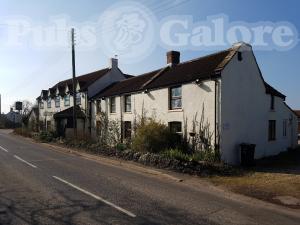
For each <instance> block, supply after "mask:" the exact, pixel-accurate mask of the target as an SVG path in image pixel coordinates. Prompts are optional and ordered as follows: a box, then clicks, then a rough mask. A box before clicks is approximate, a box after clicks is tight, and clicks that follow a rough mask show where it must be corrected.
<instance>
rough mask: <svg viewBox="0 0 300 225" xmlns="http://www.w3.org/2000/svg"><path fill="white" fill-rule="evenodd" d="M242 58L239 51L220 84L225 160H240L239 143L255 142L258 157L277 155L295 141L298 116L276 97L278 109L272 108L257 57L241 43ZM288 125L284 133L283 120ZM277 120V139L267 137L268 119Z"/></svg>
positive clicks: (291, 145)
mask: <svg viewBox="0 0 300 225" xmlns="http://www.w3.org/2000/svg"><path fill="white" fill-rule="evenodd" d="M241 51H242V56H243V60H242V61H238V60H237V55H236V56H235V57H234V58H233V59H232V60H231V61H230V62H229V64H228V65H227V66H226V68H225V69H224V70H223V71H222V85H221V151H222V152H221V153H222V159H223V160H224V161H226V162H229V163H232V164H237V163H239V162H240V154H239V145H240V144H241V143H243V142H246V143H253V144H256V153H255V158H261V157H264V156H269V155H275V154H278V153H279V152H281V151H285V150H286V149H287V148H288V147H295V145H296V135H295V129H296V123H295V121H296V117H295V115H294V114H293V113H292V112H291V110H290V109H289V108H288V107H287V106H286V105H285V104H284V102H283V100H282V99H281V98H279V97H275V110H274V111H271V110H270V101H271V96H270V95H267V94H266V92H265V86H264V83H263V80H262V78H261V77H260V73H259V69H258V67H257V64H256V62H255V57H254V55H253V52H252V50H251V48H250V47H248V46H243V47H241ZM290 118H292V122H291V123H289V125H288V128H287V130H288V133H287V137H283V120H284V119H287V120H289V119H290ZM269 120H276V121H277V122H276V140H275V141H268V121H269Z"/></svg>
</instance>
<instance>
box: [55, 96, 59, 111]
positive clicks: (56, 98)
mask: <svg viewBox="0 0 300 225" xmlns="http://www.w3.org/2000/svg"><path fill="white" fill-rule="evenodd" d="M55 107H56V108H59V107H60V97H59V96H56V97H55Z"/></svg>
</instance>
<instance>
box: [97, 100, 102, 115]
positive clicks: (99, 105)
mask: <svg viewBox="0 0 300 225" xmlns="http://www.w3.org/2000/svg"><path fill="white" fill-rule="evenodd" d="M96 111H97V113H100V112H101V100H97V101H96Z"/></svg>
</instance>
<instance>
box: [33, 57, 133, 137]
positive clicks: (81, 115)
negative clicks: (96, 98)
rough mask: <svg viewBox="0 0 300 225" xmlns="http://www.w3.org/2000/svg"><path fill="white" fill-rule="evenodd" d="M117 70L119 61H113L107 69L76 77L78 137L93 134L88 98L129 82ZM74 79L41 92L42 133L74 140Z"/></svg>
mask: <svg viewBox="0 0 300 225" xmlns="http://www.w3.org/2000/svg"><path fill="white" fill-rule="evenodd" d="M128 77H131V76H130V75H126V74H123V73H122V72H121V70H120V69H119V68H118V60H117V59H111V60H110V65H109V67H108V68H105V69H102V70H99V71H95V72H93V73H89V74H85V75H82V76H78V77H76V118H77V120H76V124H77V130H78V133H79V135H90V134H91V133H93V131H92V128H91V126H90V124H91V116H90V110H89V109H90V105H89V104H90V102H89V101H88V99H89V95H93V94H95V93H97V92H98V91H99V90H101V89H104V88H106V87H107V86H109V85H110V84H112V83H114V82H117V81H121V80H124V79H127V78H128ZM72 84H73V82H72V79H68V80H64V81H61V82H59V83H57V84H55V85H54V86H53V87H51V88H49V89H48V90H42V91H41V95H40V96H39V97H38V98H37V101H38V106H39V120H40V124H41V125H42V126H41V128H40V129H41V130H48V131H54V130H55V131H57V132H58V134H59V135H61V136H65V135H67V136H71V135H72V134H73V133H72V130H73V105H74V104H73V96H74V95H73V91H72V90H73V87H72Z"/></svg>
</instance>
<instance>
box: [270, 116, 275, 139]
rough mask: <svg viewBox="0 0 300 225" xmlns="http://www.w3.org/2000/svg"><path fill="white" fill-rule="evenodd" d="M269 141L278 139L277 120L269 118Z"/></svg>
mask: <svg viewBox="0 0 300 225" xmlns="http://www.w3.org/2000/svg"><path fill="white" fill-rule="evenodd" d="M268 136H269V141H274V140H276V120H269V135H268Z"/></svg>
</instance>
